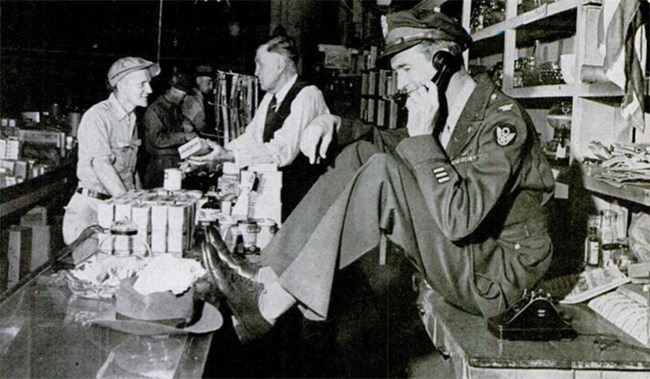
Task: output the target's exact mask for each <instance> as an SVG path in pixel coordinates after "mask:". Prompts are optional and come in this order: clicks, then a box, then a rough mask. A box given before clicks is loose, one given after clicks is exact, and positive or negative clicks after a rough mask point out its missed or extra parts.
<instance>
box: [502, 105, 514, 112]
mask: <svg viewBox="0 0 650 379" xmlns="http://www.w3.org/2000/svg"><path fill="white" fill-rule="evenodd" d="M513 105H514V104H506V105H502V106H500V107H499V110H500V111H503V112H507V111H509V110H511V109H512V106H513Z"/></svg>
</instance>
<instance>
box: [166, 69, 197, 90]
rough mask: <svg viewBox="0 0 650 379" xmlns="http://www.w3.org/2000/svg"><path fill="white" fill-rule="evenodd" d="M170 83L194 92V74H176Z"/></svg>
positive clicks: (175, 86)
mask: <svg viewBox="0 0 650 379" xmlns="http://www.w3.org/2000/svg"><path fill="white" fill-rule="evenodd" d="M169 84H170V85H171V86H172V87H174V88H176V89H179V90H181V91H184V92H185V93H192V87H193V86H194V81H193V80H192V76H190V75H188V74H184V73H183V74H175V75H174V76H173V77H172V79H171V81H170V82H169Z"/></svg>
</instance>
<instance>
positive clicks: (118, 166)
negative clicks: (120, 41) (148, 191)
mask: <svg viewBox="0 0 650 379" xmlns="http://www.w3.org/2000/svg"><path fill="white" fill-rule="evenodd" d="M159 73H160V66H159V65H158V64H157V63H153V62H149V61H147V60H145V59H142V58H138V57H125V58H120V59H118V60H117V61H116V62H115V63H113V65H112V66H111V67H110V69H109V70H108V84H109V86H110V88H111V94H110V96H109V97H108V99H106V100H104V101H101V102H99V103H97V104H95V105H93V106H92V107H90V109H88V110H87V111H86V113H84V115H83V117H82V118H81V122H80V124H79V131H78V135H77V138H78V141H79V151H78V161H77V178H78V180H79V187H78V188H77V190H76V191H75V194H74V195H73V196H72V198H71V199H70V202H69V203H68V205H67V206H66V209H65V215H64V217H63V240H64V242H65V243H66V244H70V243H72V242H73V241H74V240H76V239H77V237H78V236H79V235H80V234H81V232H82V231H83V230H84V229H86V228H87V227H88V226H90V225H93V224H97V205H98V204H99V202H101V201H104V200H107V199H110V198H111V197H113V196H117V195H120V194H121V193H123V192H125V191H128V190H132V189H136V188H141V184H140V178H139V176H138V174H137V172H136V169H135V168H136V158H137V151H138V147H139V146H140V140H139V139H138V133H137V128H136V125H135V121H136V116H135V113H134V110H135V108H136V107H146V106H147V97H148V96H149V94H150V93H151V86H150V85H149V82H150V81H151V78H152V77H155V76H157V75H158V74H159Z"/></svg>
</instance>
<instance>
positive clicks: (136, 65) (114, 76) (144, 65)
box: [108, 57, 160, 87]
mask: <svg viewBox="0 0 650 379" xmlns="http://www.w3.org/2000/svg"><path fill="white" fill-rule="evenodd" d="M139 70H148V71H149V74H150V75H151V77H152V78H153V77H154V76H157V75H158V74H160V65H158V63H153V62H149V61H148V60H146V59H142V58H138V57H124V58H120V59H118V60H117V61H115V63H113V65H112V66H111V68H110V69H109V70H108V83H109V84H110V85H111V87H115V85H116V84H117V82H119V81H120V80H121V79H122V78H124V77H125V76H127V75H128V74H130V73H132V72H136V71H139Z"/></svg>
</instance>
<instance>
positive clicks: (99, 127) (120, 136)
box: [77, 94, 140, 194]
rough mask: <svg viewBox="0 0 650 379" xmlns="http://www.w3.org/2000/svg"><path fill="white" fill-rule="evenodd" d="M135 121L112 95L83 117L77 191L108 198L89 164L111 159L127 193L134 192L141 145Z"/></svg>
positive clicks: (133, 116) (79, 134)
mask: <svg viewBox="0 0 650 379" xmlns="http://www.w3.org/2000/svg"><path fill="white" fill-rule="evenodd" d="M135 118H136V117H135V114H134V113H133V112H131V113H126V111H125V110H124V108H122V106H121V105H120V103H119V102H118V101H117V99H116V98H115V94H111V95H110V96H109V97H108V99H106V100H104V101H102V102H99V103H97V104H95V105H93V106H92V107H90V109H88V110H87V111H86V113H84V115H83V117H82V118H81V122H80V124H79V131H78V134H77V138H78V140H79V153H78V162H77V178H78V179H79V186H80V187H84V188H88V189H91V190H94V191H98V192H101V193H105V194H109V192H108V190H107V189H106V188H104V185H103V184H102V183H101V182H100V181H99V179H98V178H97V174H96V173H95V171H94V170H93V168H92V161H93V159H95V158H99V157H110V159H111V161H112V163H113V167H114V168H115V171H117V174H118V175H119V176H120V178H121V179H122V183H123V184H124V185H125V186H126V188H127V189H129V190H131V189H135V178H134V173H135V162H136V158H137V152H138V147H139V145H140V140H139V139H138V131H137V128H136V127H135Z"/></svg>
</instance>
